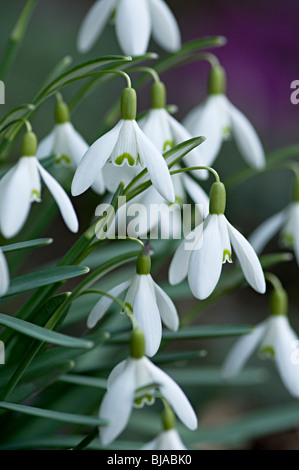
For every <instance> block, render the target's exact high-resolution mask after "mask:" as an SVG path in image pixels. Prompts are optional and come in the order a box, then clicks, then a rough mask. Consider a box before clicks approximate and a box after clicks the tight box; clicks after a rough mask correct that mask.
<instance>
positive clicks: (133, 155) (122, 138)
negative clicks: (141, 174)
mask: <svg viewBox="0 0 299 470" xmlns="http://www.w3.org/2000/svg"><path fill="white" fill-rule="evenodd" d="M134 122H135V121H133V120H131V119H125V120H124V121H123V125H122V127H121V130H120V131H119V136H118V139H117V142H116V144H115V147H114V149H113V151H112V153H111V161H112V163H113V164H115V165H116V166H117V167H118V166H121V167H122V166H130V167H132V166H135V165H137V163H138V150H137V140H136V135H135V127H134V124H133V123H134Z"/></svg>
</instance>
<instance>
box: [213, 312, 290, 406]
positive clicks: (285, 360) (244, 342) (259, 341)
mask: <svg viewBox="0 0 299 470" xmlns="http://www.w3.org/2000/svg"><path fill="white" fill-rule="evenodd" d="M298 344H299V343H298V338H297V336H296V334H295V332H294V331H293V329H292V328H291V327H290V324H289V321H288V318H287V316H285V315H275V316H270V317H269V318H268V319H267V320H266V321H264V322H263V323H260V324H259V325H258V326H257V327H256V328H255V330H254V331H253V333H250V334H249V335H245V336H243V337H241V338H240V339H239V340H238V341H237V342H236V344H235V345H234V346H233V348H232V350H231V351H230V352H229V354H228V356H227V358H226V360H225V362H224V365H223V369H222V377H223V378H224V379H230V378H231V377H233V376H234V375H235V374H237V373H238V372H239V371H240V370H241V369H242V367H243V366H244V364H245V362H246V361H247V359H248V358H249V357H250V356H251V354H252V353H253V352H254V351H255V350H257V349H258V351H259V353H260V355H261V357H266V358H271V359H274V361H275V363H276V366H277V368H278V371H279V373H280V376H281V379H282V381H283V383H284V385H285V387H286V388H287V389H288V390H289V392H290V393H291V394H292V395H293V396H294V397H296V398H299V360H298Z"/></svg>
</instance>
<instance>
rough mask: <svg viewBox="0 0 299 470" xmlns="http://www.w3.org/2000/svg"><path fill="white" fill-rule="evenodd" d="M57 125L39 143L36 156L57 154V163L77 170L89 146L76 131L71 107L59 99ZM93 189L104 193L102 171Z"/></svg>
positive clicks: (56, 115)
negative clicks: (70, 116) (70, 115)
mask: <svg viewBox="0 0 299 470" xmlns="http://www.w3.org/2000/svg"><path fill="white" fill-rule="evenodd" d="M55 120H56V125H55V126H54V129H53V130H52V132H50V134H49V135H47V136H46V137H45V138H44V139H43V140H42V141H41V142H40V143H39V145H38V148H37V152H36V156H37V158H38V159H39V160H42V159H43V158H45V157H48V156H49V155H51V154H56V156H57V157H56V163H59V164H60V163H61V164H63V165H65V166H66V167H70V168H71V169H73V170H75V169H76V168H77V166H78V165H79V163H80V161H81V158H82V157H83V155H84V154H85V153H86V152H87V150H88V148H89V146H88V144H87V142H85V140H84V139H83V137H82V136H81V135H80V134H79V132H77V131H76V129H75V128H74V126H73V124H72V123H71V122H70V120H69V108H68V106H67V104H66V103H65V102H64V101H59V102H58V103H57V105H56V109H55ZM92 189H93V190H94V191H95V192H97V193H98V194H104V192H105V184H104V180H103V175H102V172H99V173H98V175H97V177H96V179H95V182H94V183H93V185H92Z"/></svg>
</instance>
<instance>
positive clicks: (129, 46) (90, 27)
mask: <svg viewBox="0 0 299 470" xmlns="http://www.w3.org/2000/svg"><path fill="white" fill-rule="evenodd" d="M114 10H115V28H116V35H117V38H118V42H119V45H120V47H121V49H122V50H123V52H124V53H125V54H129V55H132V56H136V55H142V54H144V53H145V52H146V51H147V48H148V44H149V40H150V36H151V34H152V35H153V38H154V39H155V41H156V42H157V43H158V44H159V45H160V46H161V47H162V48H163V49H165V50H167V51H169V52H175V51H177V50H178V49H179V48H180V47H181V37H180V31H179V27H178V25H177V22H176V20H175V17H174V16H173V14H172V12H171V10H170V8H169V7H168V5H167V4H166V3H165V2H164V0H98V1H97V2H95V4H94V5H93V6H92V7H91V8H90V10H89V11H88V13H87V15H86V16H85V18H84V20H83V23H82V25H81V28H80V31H79V35H78V42H77V46H78V50H79V51H80V52H87V51H88V50H89V49H91V47H92V46H93V45H94V43H95V42H96V40H97V38H98V37H99V36H100V34H101V33H102V31H103V29H104V27H105V26H106V24H107V22H108V21H109V19H110V18H111V16H112V14H113V11H114Z"/></svg>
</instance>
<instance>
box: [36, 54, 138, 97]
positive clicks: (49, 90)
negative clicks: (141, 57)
mask: <svg viewBox="0 0 299 470" xmlns="http://www.w3.org/2000/svg"><path fill="white" fill-rule="evenodd" d="M131 60H132V58H131V57H128V56H120V55H111V56H105V57H99V58H98V59H94V60H89V61H87V62H84V63H83V64H80V65H77V66H76V67H73V68H72V69H71V70H68V71H67V72H65V73H63V74H62V75H60V77H58V78H56V79H55V80H54V81H53V82H52V83H50V84H49V85H48V86H47V87H46V88H45V90H43V91H42V92H41V95H42V96H49V95H51V94H53V93H55V92H56V91H58V90H59V89H60V88H62V87H64V86H65V85H66V84H67V83H71V82H72V81H75V80H79V79H80V78H81V77H82V76H83V75H86V74H88V73H90V72H92V71H93V70H95V69H96V68H98V67H100V66H102V65H106V64H109V63H113V62H122V61H131Z"/></svg>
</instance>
